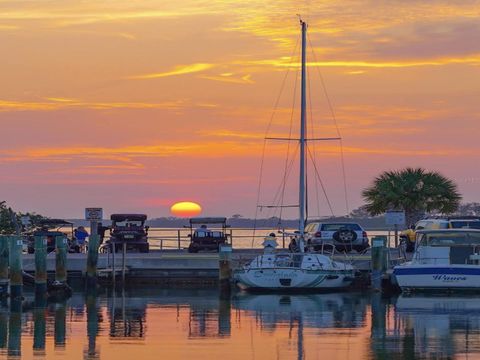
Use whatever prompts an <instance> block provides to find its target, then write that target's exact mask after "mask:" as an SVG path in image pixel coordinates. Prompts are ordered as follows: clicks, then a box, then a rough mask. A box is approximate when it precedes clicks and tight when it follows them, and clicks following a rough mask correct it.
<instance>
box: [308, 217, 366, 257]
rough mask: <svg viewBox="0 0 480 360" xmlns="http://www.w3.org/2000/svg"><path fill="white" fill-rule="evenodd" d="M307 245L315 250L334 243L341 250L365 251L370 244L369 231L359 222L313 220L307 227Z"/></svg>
mask: <svg viewBox="0 0 480 360" xmlns="http://www.w3.org/2000/svg"><path fill="white" fill-rule="evenodd" d="M305 232H306V233H307V246H309V247H313V249H314V250H320V248H321V247H322V246H324V245H326V244H328V245H333V246H335V248H336V249H337V250H339V251H351V250H352V249H353V250H355V251H358V252H360V251H363V250H365V249H367V248H368V247H369V246H370V245H369V244H368V235H367V232H366V231H365V230H364V229H363V228H362V227H361V226H360V225H359V224H357V223H346V222H345V223H342V222H335V223H333V222H332V223H327V222H311V223H310V224H308V225H307V226H306V227H305Z"/></svg>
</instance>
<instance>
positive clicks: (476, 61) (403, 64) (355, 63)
mask: <svg viewBox="0 0 480 360" xmlns="http://www.w3.org/2000/svg"><path fill="white" fill-rule="evenodd" d="M238 64H240V62H238ZM244 64H247V65H270V66H275V67H294V68H298V67H300V66H301V64H300V63H299V62H295V63H289V62H287V61H285V60H284V59H283V58H279V59H272V60H253V61H248V62H246V63H244ZM450 64H470V65H480V55H475V56H469V57H464V58H440V59H432V60H419V61H415V60H405V61H360V60H345V61H343V60H334V61H316V62H315V61H309V62H308V63H307V66H309V67H314V66H318V67H360V68H407V67H418V66H442V65H450Z"/></svg>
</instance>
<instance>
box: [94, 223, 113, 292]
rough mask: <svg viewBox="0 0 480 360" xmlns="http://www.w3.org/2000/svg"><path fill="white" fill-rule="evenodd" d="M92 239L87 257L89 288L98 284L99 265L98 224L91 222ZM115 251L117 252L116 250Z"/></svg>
mask: <svg viewBox="0 0 480 360" xmlns="http://www.w3.org/2000/svg"><path fill="white" fill-rule="evenodd" d="M90 226H91V228H90V239H89V242H88V255H87V287H90V286H96V284H97V263H98V245H99V242H98V223H97V222H96V221H92V222H91V225H90ZM114 251H115V250H114Z"/></svg>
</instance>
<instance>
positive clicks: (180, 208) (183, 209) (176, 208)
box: [170, 201, 202, 218]
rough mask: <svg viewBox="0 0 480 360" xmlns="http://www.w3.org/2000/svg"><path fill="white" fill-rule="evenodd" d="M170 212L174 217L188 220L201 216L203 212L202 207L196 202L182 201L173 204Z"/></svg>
mask: <svg viewBox="0 0 480 360" xmlns="http://www.w3.org/2000/svg"><path fill="white" fill-rule="evenodd" d="M170 212H171V213H172V215H175V216H178V217H184V218H188V217H192V216H197V215H200V213H201V212H202V207H201V206H200V205H198V204H197V203H194V202H190V201H182V202H178V203H176V204H173V205H172V207H171V208H170Z"/></svg>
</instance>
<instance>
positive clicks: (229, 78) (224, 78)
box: [198, 73, 255, 84]
mask: <svg viewBox="0 0 480 360" xmlns="http://www.w3.org/2000/svg"><path fill="white" fill-rule="evenodd" d="M198 77H200V78H202V79H207V80H213V81H220V82H226V83H233V84H255V81H253V80H252V76H251V75H250V74H247V75H243V76H240V77H235V76H234V74H231V73H227V74H220V75H199V76H198Z"/></svg>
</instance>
